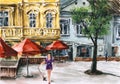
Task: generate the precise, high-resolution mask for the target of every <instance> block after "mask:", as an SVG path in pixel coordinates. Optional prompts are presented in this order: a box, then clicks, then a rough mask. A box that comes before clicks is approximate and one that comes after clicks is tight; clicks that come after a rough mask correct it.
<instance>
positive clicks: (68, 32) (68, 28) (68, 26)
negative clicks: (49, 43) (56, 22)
mask: <svg viewBox="0 0 120 84" xmlns="http://www.w3.org/2000/svg"><path fill="white" fill-rule="evenodd" d="M60 20H67V21H68V25H67V30H68V31H67V34H64V33H62V34H61V36H69V35H70V21H69V19H66V18H61V19H60ZM60 25H61V23H60ZM62 26H64V24H62ZM60 29H61V28H60ZM63 30H64V28H63ZM62 32H63V31H62Z"/></svg>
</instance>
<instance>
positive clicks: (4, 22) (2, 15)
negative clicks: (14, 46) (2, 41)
mask: <svg viewBox="0 0 120 84" xmlns="http://www.w3.org/2000/svg"><path fill="white" fill-rule="evenodd" d="M0 26H8V11H0Z"/></svg>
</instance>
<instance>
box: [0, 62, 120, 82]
mask: <svg viewBox="0 0 120 84" xmlns="http://www.w3.org/2000/svg"><path fill="white" fill-rule="evenodd" d="M90 66H91V62H66V63H55V64H54V70H53V73H52V78H51V79H52V80H53V82H52V83H51V84H120V62H116V61H108V62H105V61H99V62H98V70H101V71H103V72H106V73H111V74H110V75H92V76H90V75H87V74H84V71H85V70H87V69H90ZM37 68H38V65H30V66H29V71H30V72H31V73H30V74H32V75H33V76H34V77H33V78H25V77H23V74H26V66H24V67H21V68H20V69H19V73H18V77H17V78H16V79H15V80H12V79H11V80H0V84H47V82H46V81H42V78H41V76H40V73H39V71H38V69H37ZM44 68H45V66H44V65H43V66H42V72H44V70H45V69H44Z"/></svg>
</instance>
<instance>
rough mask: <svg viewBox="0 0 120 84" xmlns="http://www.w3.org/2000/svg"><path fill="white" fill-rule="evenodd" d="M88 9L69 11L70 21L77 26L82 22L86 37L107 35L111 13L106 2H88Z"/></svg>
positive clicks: (105, 0) (100, 0)
mask: <svg viewBox="0 0 120 84" xmlns="http://www.w3.org/2000/svg"><path fill="white" fill-rule="evenodd" d="M89 2H90V7H80V8H79V7H78V8H74V9H72V10H71V13H72V19H73V21H74V22H75V23H77V24H79V23H81V22H82V21H84V22H85V23H84V25H83V26H86V28H87V31H86V28H85V30H83V31H84V34H85V35H87V36H88V37H90V36H92V37H95V36H96V33H97V35H98V36H99V37H101V36H104V35H106V34H107V33H108V29H109V25H110V23H109V22H110V20H111V17H112V16H111V12H110V9H109V8H110V6H109V3H108V0H89Z"/></svg>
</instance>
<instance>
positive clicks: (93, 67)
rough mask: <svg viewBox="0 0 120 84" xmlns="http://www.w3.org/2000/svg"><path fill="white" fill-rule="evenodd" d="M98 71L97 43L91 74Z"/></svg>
mask: <svg viewBox="0 0 120 84" xmlns="http://www.w3.org/2000/svg"><path fill="white" fill-rule="evenodd" d="M96 70H97V42H96V43H95V45H94V53H93V60H92V65H91V73H95V72H96Z"/></svg>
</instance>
